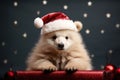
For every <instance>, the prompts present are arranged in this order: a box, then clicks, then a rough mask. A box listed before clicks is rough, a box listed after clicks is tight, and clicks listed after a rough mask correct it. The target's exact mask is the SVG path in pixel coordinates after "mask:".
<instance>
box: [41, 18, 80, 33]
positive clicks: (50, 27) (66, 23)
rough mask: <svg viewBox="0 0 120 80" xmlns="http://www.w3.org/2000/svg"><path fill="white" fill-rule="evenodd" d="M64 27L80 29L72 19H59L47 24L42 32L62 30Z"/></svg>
mask: <svg viewBox="0 0 120 80" xmlns="http://www.w3.org/2000/svg"><path fill="white" fill-rule="evenodd" d="M62 29H70V30H75V31H78V30H77V28H76V25H75V24H74V22H73V21H72V20H64V19H58V20H55V21H51V22H49V23H47V24H45V25H44V26H43V28H42V33H41V34H44V33H49V32H52V31H56V30H62Z"/></svg>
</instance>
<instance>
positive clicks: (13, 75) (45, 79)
mask: <svg viewBox="0 0 120 80" xmlns="http://www.w3.org/2000/svg"><path fill="white" fill-rule="evenodd" d="M4 80H113V76H111V72H106V71H104V70H97V71H95V70H87V71H75V72H71V73H69V72H66V71H54V72H49V73H45V72H43V71H16V72H13V71H9V72H7V75H6V76H5V79H4Z"/></svg>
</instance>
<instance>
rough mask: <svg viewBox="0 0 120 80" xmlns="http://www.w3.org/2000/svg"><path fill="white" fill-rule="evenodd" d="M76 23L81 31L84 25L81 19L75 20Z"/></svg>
mask: <svg viewBox="0 0 120 80" xmlns="http://www.w3.org/2000/svg"><path fill="white" fill-rule="evenodd" d="M74 24H75V25H76V27H77V29H78V31H80V30H81V29H82V27H83V24H82V23H81V22H80V21H75V22H74Z"/></svg>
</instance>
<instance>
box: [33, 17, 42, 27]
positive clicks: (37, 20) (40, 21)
mask: <svg viewBox="0 0 120 80" xmlns="http://www.w3.org/2000/svg"><path fill="white" fill-rule="evenodd" d="M34 25H35V27H37V28H41V27H42V26H43V20H42V19H41V18H39V17H37V18H36V19H35V20H34Z"/></svg>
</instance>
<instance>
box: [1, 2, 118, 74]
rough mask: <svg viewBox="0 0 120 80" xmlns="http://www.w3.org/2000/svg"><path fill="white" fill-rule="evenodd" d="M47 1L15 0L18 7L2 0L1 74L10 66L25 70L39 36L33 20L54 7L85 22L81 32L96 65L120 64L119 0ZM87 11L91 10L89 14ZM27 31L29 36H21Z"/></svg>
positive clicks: (97, 66)
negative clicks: (89, 4)
mask: <svg viewBox="0 0 120 80" xmlns="http://www.w3.org/2000/svg"><path fill="white" fill-rule="evenodd" d="M46 1H47V4H46V5H44V4H43V0H16V2H17V3H18V5H17V6H16V7H15V6H14V5H13V4H14V2H15V1H14V0H6V1H5V0H0V75H3V74H4V73H5V72H6V71H8V70H10V69H13V70H25V67H26V65H25V60H26V58H27V55H28V53H29V52H30V51H31V49H32V47H33V46H34V44H35V43H36V42H37V40H38V38H39V36H40V29H36V28H35V27H34V25H33V20H34V19H35V18H36V17H38V16H39V17H42V16H43V15H45V14H47V13H50V12H54V11H61V12H64V13H65V14H67V15H68V16H69V17H70V19H72V20H74V21H75V20H80V21H81V22H82V23H83V25H84V26H83V29H82V31H81V34H82V36H83V40H84V42H85V44H86V48H87V49H88V51H89V52H90V56H91V58H92V63H93V66H94V69H103V66H105V65H106V64H107V63H112V64H114V65H116V66H117V67H119V66H120V0H91V2H92V6H88V4H87V3H88V1H89V0H46ZM64 5H67V6H68V9H67V10H65V9H64V8H63V6H64ZM37 11H40V14H39V15H38V14H37ZM84 13H87V14H88V16H87V17H86V18H85V17H84V16H83V14H84ZM107 13H110V14H111V17H110V18H107V17H106V14H107ZM15 20H16V21H17V22H18V24H17V25H15V24H14V21H15ZM116 24H118V26H117V27H116ZM86 30H90V34H86ZM101 30H104V33H103V34H101ZM24 33H26V34H27V37H26V38H24V37H23V36H22V35H23V34H24ZM110 53H111V54H110Z"/></svg>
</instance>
